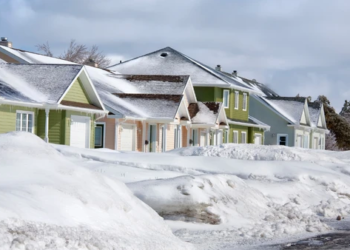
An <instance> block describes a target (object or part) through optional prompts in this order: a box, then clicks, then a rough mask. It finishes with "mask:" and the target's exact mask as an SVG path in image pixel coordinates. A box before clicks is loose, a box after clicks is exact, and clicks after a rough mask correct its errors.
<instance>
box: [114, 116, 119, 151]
mask: <svg viewBox="0 0 350 250" xmlns="http://www.w3.org/2000/svg"><path fill="white" fill-rule="evenodd" d="M114 133H115V135H114V149H115V150H118V135H119V122H118V119H115V127H114Z"/></svg>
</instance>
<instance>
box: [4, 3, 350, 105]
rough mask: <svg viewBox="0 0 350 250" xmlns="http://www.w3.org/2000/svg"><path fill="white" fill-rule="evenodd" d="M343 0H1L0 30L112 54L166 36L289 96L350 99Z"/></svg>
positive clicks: (22, 44)
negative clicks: (98, 49)
mask: <svg viewBox="0 0 350 250" xmlns="http://www.w3.org/2000/svg"><path fill="white" fill-rule="evenodd" d="M349 24H350V1H349V0H215V1H214V0H172V1H167V0H134V1H133V0H128V1H121V0H120V1H119V0H0V36H6V37H8V38H9V40H11V41H12V42H13V45H14V47H15V48H21V49H25V50H29V51H36V47H35V45H36V44H39V43H43V42H46V41H47V42H49V43H50V46H51V48H52V50H53V51H54V53H55V54H56V55H59V54H60V53H61V52H62V51H63V50H64V49H65V48H66V47H67V45H68V44H69V41H70V40H71V39H75V40H76V41H77V42H80V43H85V44H86V45H89V46H91V45H94V44H96V45H98V46H99V48H100V49H101V50H102V51H103V52H104V53H105V54H106V55H108V57H110V58H111V59H112V61H114V62H119V60H127V59H131V58H133V57H136V56H139V55H143V54H146V53H149V52H152V51H154V50H158V49H160V48H163V47H166V46H170V47H172V48H174V49H176V50H179V51H180V52H182V53H184V54H187V55H188V56H190V57H192V58H195V59H197V60H199V61H201V62H203V63H205V64H207V65H210V66H212V67H215V65H217V64H220V65H221V66H222V68H223V70H225V71H228V72H231V71H233V70H238V73H239V75H241V76H244V77H248V78H255V79H257V80H258V81H260V82H263V83H266V84H268V85H269V86H270V87H271V88H272V89H274V90H275V91H276V92H277V93H278V94H280V95H285V96H295V95H297V94H300V95H301V96H312V97H313V99H315V98H316V97H317V96H318V95H320V94H323V95H326V96H327V97H328V98H329V99H330V101H331V104H332V105H333V106H334V107H335V108H336V109H337V111H340V109H341V107H342V105H343V103H344V100H345V99H347V100H349V99H350V84H349V79H350V49H349V46H350V28H349Z"/></svg>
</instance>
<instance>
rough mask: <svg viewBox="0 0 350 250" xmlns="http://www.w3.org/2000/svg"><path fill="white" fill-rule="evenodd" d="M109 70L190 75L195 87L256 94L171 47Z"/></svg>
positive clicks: (242, 83) (243, 84)
mask: <svg viewBox="0 0 350 250" xmlns="http://www.w3.org/2000/svg"><path fill="white" fill-rule="evenodd" d="M108 69H109V70H112V71H117V72H120V73H122V74H144V75H190V77H191V79H192V83H193V85H194V86H207V87H209V86H213V87H223V88H235V89H239V90H242V91H247V92H255V91H254V90H253V89H252V88H251V87H250V86H248V85H247V84H245V83H244V82H239V81H236V80H235V79H233V78H231V77H228V76H226V75H225V74H223V73H222V72H220V71H217V70H215V69H213V68H211V67H209V66H207V65H205V64H203V63H201V62H199V61H197V60H194V59H192V58H190V57H189V56H186V55H184V54H182V53H180V52H179V51H176V50H174V49H172V48H170V47H166V48H163V49H160V50H157V51H154V52H151V53H149V54H146V55H143V56H140V57H136V58H134V59H131V60H128V61H125V62H122V63H119V64H115V65H113V66H110V67H108Z"/></svg>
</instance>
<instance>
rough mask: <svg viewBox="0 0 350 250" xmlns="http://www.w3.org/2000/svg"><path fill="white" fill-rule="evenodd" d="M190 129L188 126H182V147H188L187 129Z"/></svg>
mask: <svg viewBox="0 0 350 250" xmlns="http://www.w3.org/2000/svg"><path fill="white" fill-rule="evenodd" d="M188 130H191V129H190V128H187V127H186V126H182V128H181V131H182V147H183V148H184V147H189V146H190V144H189V138H187V131H188Z"/></svg>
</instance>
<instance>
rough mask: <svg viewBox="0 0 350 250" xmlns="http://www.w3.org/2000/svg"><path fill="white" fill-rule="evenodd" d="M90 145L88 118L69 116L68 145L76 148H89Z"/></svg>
mask: <svg viewBox="0 0 350 250" xmlns="http://www.w3.org/2000/svg"><path fill="white" fill-rule="evenodd" d="M89 143H90V117H87V116H77V115H72V116H71V123H70V145H71V146H73V147H78V148H89V147H90V146H89Z"/></svg>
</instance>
